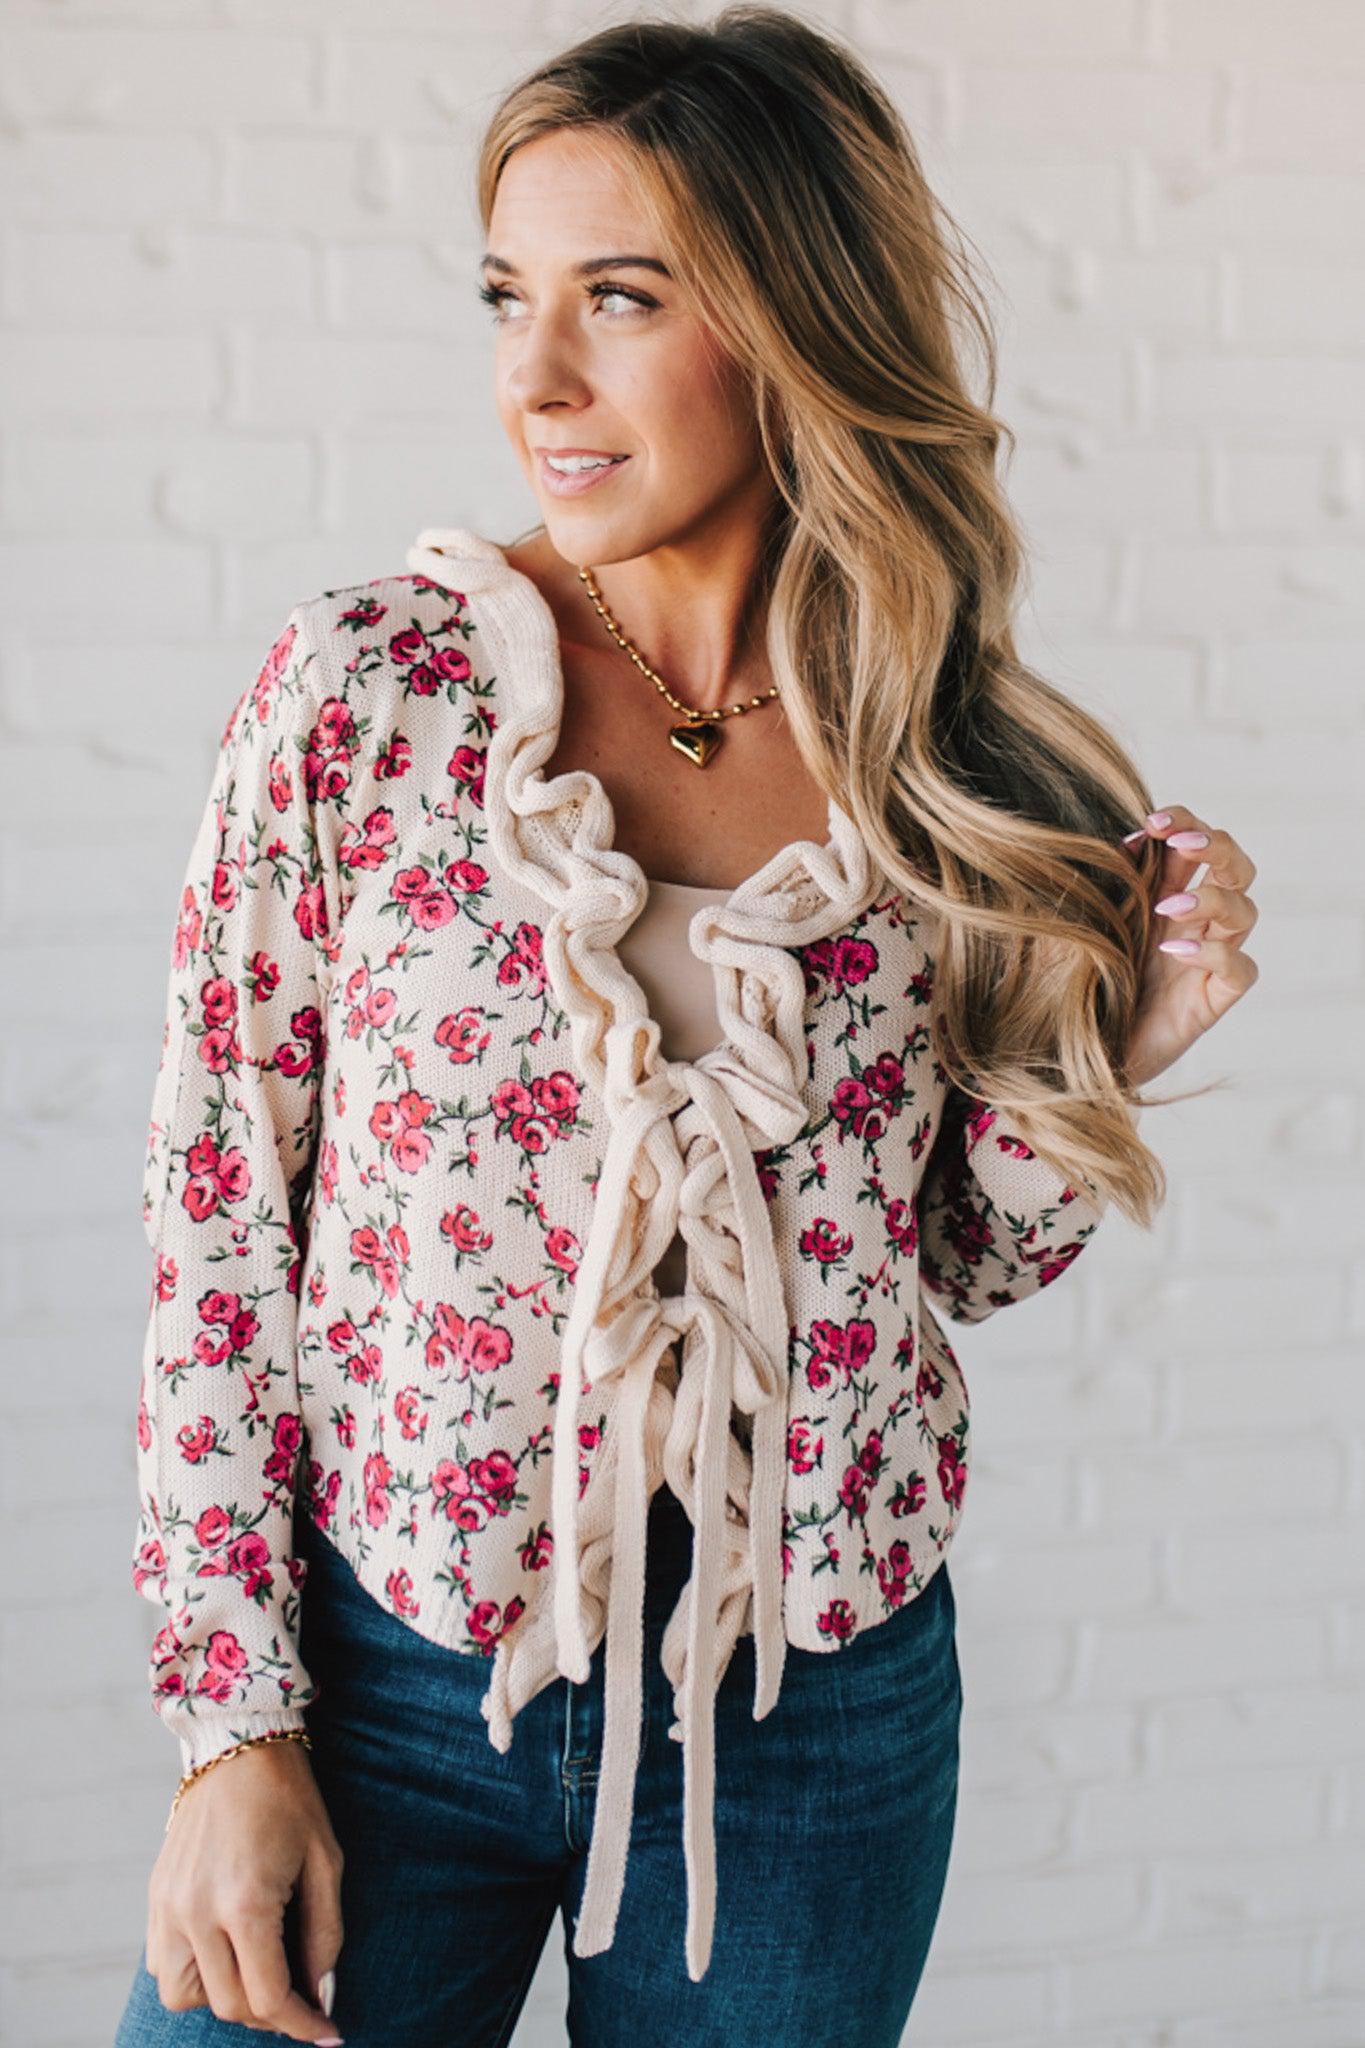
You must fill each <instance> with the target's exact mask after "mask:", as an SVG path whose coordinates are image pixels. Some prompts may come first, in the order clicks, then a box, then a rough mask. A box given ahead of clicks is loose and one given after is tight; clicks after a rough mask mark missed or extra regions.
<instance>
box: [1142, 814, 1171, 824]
mask: <svg viewBox="0 0 1365 2048" xmlns="http://www.w3.org/2000/svg"><path fill="white" fill-rule="evenodd" d="M1170 822H1171V814H1170V812H1169V811H1148V813H1147V823H1148V824H1149V825H1169V824H1170Z"/></svg>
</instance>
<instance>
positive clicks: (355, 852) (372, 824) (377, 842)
mask: <svg viewBox="0 0 1365 2048" xmlns="http://www.w3.org/2000/svg"><path fill="white" fill-rule="evenodd" d="M397 836H398V835H397V832H396V830H395V828H394V822H393V812H392V811H391V810H390V809H389V808H388V806H387V805H380V806H379V807H378V808H377V809H375V810H373V811H371V812H370V813H369V815H368V816H367V817H366V818H364V819H363V820H362V822H361V824H360V826H359V828H358V829H357V827H356V826H354V825H351V824H348V825H347V826H346V827H345V829H344V830H343V832H342V835H341V845H340V846H339V848H338V849H337V859H338V862H339V863H340V865H341V867H342V868H343V870H344V871H345V872H346V873H347V874H349V875H365V874H371V873H373V871H374V870H375V869H376V868H381V867H383V865H384V863H385V861H386V860H388V858H389V856H390V854H391V853H392V851H393V847H394V842H395V840H396V839H397Z"/></svg>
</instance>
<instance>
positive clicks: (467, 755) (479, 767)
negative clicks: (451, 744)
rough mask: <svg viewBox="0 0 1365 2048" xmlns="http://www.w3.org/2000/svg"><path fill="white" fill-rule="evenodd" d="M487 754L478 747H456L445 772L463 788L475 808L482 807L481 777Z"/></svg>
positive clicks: (480, 808)
mask: <svg viewBox="0 0 1365 2048" xmlns="http://www.w3.org/2000/svg"><path fill="white" fill-rule="evenodd" d="M487 759H488V756H487V754H486V753H485V752H484V751H483V750H482V749H481V748H479V747H468V746H466V747H456V749H455V751H454V753H453V754H452V755H451V757H450V760H449V762H448V764H447V767H446V773H447V774H448V775H450V776H452V777H453V778H454V780H455V781H456V782H457V783H458V784H459V785H460V787H461V788H462V789H463V791H464V793H465V794H466V796H468V798H469V801H470V802H471V803H472V804H473V805H474V806H475V808H476V809H478V810H480V811H481V810H482V809H483V778H484V768H485V765H486V763H487Z"/></svg>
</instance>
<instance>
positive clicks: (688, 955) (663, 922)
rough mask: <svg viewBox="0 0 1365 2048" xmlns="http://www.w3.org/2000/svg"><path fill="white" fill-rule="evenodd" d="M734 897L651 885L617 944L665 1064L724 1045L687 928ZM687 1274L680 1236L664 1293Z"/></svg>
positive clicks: (686, 886)
mask: <svg viewBox="0 0 1365 2048" xmlns="http://www.w3.org/2000/svg"><path fill="white" fill-rule="evenodd" d="M730 895H731V892H730V890H729V889H700V888H694V887H693V886H692V884H691V883H688V882H654V881H651V883H650V885H649V894H648V896H647V897H646V898H645V906H644V909H643V910H642V911H641V912H640V915H639V916H638V917H637V918H636V920H635V922H634V923H633V924H632V925H631V927H630V929H629V930H628V931H627V932H626V934H625V937H624V938H623V939H621V941H620V942H619V944H618V945H617V948H616V950H617V952H618V953H619V954H620V957H621V961H622V964H623V965H624V967H625V968H626V970H627V972H628V973H630V974H633V975H634V977H635V979H636V980H637V981H638V982H639V984H640V987H641V988H642V989H643V990H644V994H645V1001H646V1002H647V1004H648V1005H649V1011H650V1015H651V1016H653V1017H655V1018H657V1019H658V1023H659V1048H660V1051H661V1052H662V1053H663V1056H664V1058H665V1059H669V1060H697V1059H700V1058H701V1056H702V1054H703V1053H704V1052H710V1050H711V1048H712V1046H714V1045H717V1044H718V1043H719V1042H720V1036H721V1029H720V1018H719V1016H718V1015H717V1012H716V989H715V981H714V979H713V977H712V973H711V969H710V966H709V965H708V964H707V962H706V961H705V960H699V959H698V958H697V956H696V954H695V953H694V952H693V951H692V948H691V947H690V946H689V945H688V943H687V927H688V924H689V922H690V920H691V919H692V918H693V917H694V916H695V915H696V913H697V912H698V911H699V910H701V909H702V908H703V907H704V906H705V905H707V904H711V903H728V902H729V900H730ZM686 1272H687V1262H686V1246H685V1245H684V1243H683V1239H682V1235H681V1233H679V1234H678V1235H676V1236H675V1237H674V1239H673V1242H672V1243H671V1244H670V1245H669V1247H668V1250H667V1251H666V1252H665V1253H664V1255H663V1257H662V1259H660V1261H659V1263H658V1265H657V1266H656V1267H655V1269H654V1278H655V1281H656V1283H657V1285H658V1288H659V1292H660V1293H661V1294H681V1293H682V1290H683V1287H684V1284H685V1281H686Z"/></svg>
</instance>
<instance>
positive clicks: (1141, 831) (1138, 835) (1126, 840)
mask: <svg viewBox="0 0 1365 2048" xmlns="http://www.w3.org/2000/svg"><path fill="white" fill-rule="evenodd" d="M1146 837H1147V827H1146V826H1145V825H1139V826H1138V828H1137V831H1136V832H1125V833H1124V835H1123V837H1122V839H1120V841H1119V845H1120V846H1131V845H1132V843H1133V841H1134V840H1135V839H1145V838H1146Z"/></svg>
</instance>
